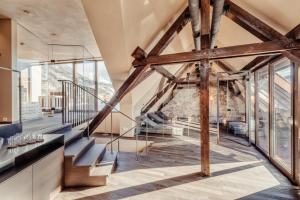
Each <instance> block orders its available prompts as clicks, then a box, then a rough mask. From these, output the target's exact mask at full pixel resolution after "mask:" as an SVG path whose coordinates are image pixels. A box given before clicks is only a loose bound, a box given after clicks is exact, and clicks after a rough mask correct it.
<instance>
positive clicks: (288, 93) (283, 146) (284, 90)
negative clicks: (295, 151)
mask: <svg viewBox="0 0 300 200" xmlns="http://www.w3.org/2000/svg"><path fill="white" fill-rule="evenodd" d="M272 76H273V78H272V80H273V81H272V94H273V113H272V134H273V155H272V156H274V159H275V160H276V161H278V162H279V163H280V164H281V165H282V166H283V167H285V168H286V169H287V170H288V171H291V161H292V156H291V155H292V149H291V146H292V139H291V138H292V123H293V113H292V83H293V79H292V66H291V63H290V61H288V60H281V61H279V62H277V63H274V65H273V74H272Z"/></svg>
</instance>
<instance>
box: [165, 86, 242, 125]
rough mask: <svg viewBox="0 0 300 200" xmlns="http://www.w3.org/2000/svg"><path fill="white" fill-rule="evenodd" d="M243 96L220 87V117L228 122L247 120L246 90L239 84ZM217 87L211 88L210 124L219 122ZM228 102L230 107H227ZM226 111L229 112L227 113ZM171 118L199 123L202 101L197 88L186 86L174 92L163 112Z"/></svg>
mask: <svg viewBox="0 0 300 200" xmlns="http://www.w3.org/2000/svg"><path fill="white" fill-rule="evenodd" d="M238 85H239V89H240V90H241V94H240V95H238V96H235V95H234V94H233V92H230V91H229V92H228V94H229V96H228V98H227V92H226V91H227V86H226V85H224V86H220V117H221V118H222V119H224V120H227V121H243V120H245V101H244V98H245V90H244V87H243V86H242V84H238ZM216 91H217V90H216V86H215V85H211V86H210V97H209V100H210V108H209V113H210V114H209V115H210V122H211V123H213V122H216V120H217V93H216ZM227 101H228V105H227ZM226 110H228V111H227V112H226ZM161 111H162V112H164V113H165V114H166V115H167V116H168V117H170V118H188V117H189V118H190V119H191V120H193V121H195V122H199V114H200V101H199V90H198V88H197V87H196V86H189V87H188V86H185V87H184V88H182V89H175V90H174V97H173V99H172V100H171V101H170V102H169V103H168V104H167V105H166V106H165V107H163V108H162V110H161Z"/></svg>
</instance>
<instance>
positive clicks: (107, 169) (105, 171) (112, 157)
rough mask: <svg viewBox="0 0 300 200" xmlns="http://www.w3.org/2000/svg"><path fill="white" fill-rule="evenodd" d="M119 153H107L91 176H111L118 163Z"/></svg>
mask: <svg viewBox="0 0 300 200" xmlns="http://www.w3.org/2000/svg"><path fill="white" fill-rule="evenodd" d="M117 156H118V152H116V151H114V152H113V153H111V152H109V151H106V152H105V154H104V157H103V159H102V160H101V161H100V162H99V163H98V164H97V165H96V167H95V168H94V169H93V171H92V173H91V176H109V175H110V174H111V172H112V170H113V169H114V167H115V164H116V162H117Z"/></svg>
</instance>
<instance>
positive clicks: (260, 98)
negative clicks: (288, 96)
mask: <svg viewBox="0 0 300 200" xmlns="http://www.w3.org/2000/svg"><path fill="white" fill-rule="evenodd" d="M256 73H257V74H256V76H257V82H256V83H257V86H256V91H257V92H256V96H257V102H256V103H257V105H256V114H257V115H256V123H257V124H256V127H257V132H256V134H257V141H256V142H257V145H258V146H259V147H260V148H261V149H262V150H263V151H265V152H266V153H267V154H268V153H269V67H268V66H265V67H263V68H262V69H260V70H258V71H257V72H256Z"/></svg>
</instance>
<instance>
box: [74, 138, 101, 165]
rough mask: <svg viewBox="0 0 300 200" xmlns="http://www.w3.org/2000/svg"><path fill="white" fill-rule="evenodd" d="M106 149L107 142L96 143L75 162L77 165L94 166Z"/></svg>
mask: <svg viewBox="0 0 300 200" xmlns="http://www.w3.org/2000/svg"><path fill="white" fill-rule="evenodd" d="M105 149H106V145H105V144H94V145H93V146H92V147H91V148H90V149H89V150H88V151H87V152H85V154H83V155H82V156H81V157H80V158H79V159H78V160H77V161H76V162H75V166H87V167H90V166H94V165H95V164H96V162H97V161H98V159H99V157H100V156H101V153H103V151H105Z"/></svg>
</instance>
